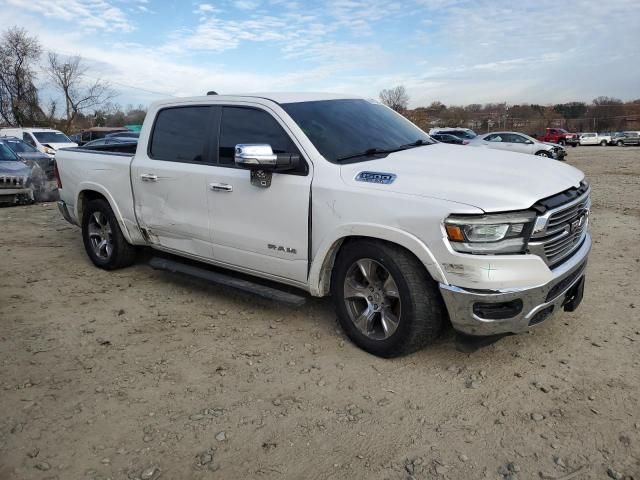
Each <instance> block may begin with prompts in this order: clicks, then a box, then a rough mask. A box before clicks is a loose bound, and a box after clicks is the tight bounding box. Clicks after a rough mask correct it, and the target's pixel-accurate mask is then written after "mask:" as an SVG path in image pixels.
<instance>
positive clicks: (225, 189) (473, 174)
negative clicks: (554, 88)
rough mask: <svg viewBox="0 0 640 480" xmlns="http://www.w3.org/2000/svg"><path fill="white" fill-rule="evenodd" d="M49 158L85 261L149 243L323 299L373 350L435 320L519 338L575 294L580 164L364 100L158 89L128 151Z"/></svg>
mask: <svg viewBox="0 0 640 480" xmlns="http://www.w3.org/2000/svg"><path fill="white" fill-rule="evenodd" d="M56 161H57V174H58V179H59V188H60V197H61V200H60V202H59V208H60V211H61V212H62V214H63V215H64V217H65V218H66V219H67V220H68V221H70V222H72V223H74V224H76V225H79V226H80V227H81V228H82V235H83V238H84V245H85V247H86V251H87V254H88V255H89V257H90V258H91V260H92V261H93V263H94V264H95V265H96V266H98V267H100V268H104V269H115V268H119V267H125V266H127V265H130V264H131V263H132V262H133V261H134V254H135V249H136V247H137V246H147V247H152V248H153V249H156V250H159V251H162V252H164V256H165V257H166V256H167V255H166V253H170V254H174V255H172V256H170V258H175V255H177V256H179V257H186V258H187V259H189V260H185V264H187V263H188V264H189V266H188V268H187V267H185V270H184V271H187V270H188V269H191V271H193V270H194V269H195V270H196V271H198V272H202V270H200V269H199V268H198V266H200V267H202V268H204V269H208V270H210V271H214V272H220V268H217V269H216V268H215V267H224V269H226V271H228V270H233V271H236V272H241V273H242V274H249V275H250V276H253V277H260V278H261V279H267V280H271V281H275V282H279V283H281V284H286V285H288V286H293V287H297V288H299V289H302V290H305V291H306V292H308V293H310V294H311V295H313V296H318V297H322V296H327V295H331V296H332V297H333V301H334V303H335V306H336V310H337V316H338V319H339V321H340V323H341V325H342V327H343V328H344V330H345V331H346V333H347V334H348V335H349V337H350V338H351V339H352V340H353V341H354V342H355V343H356V344H357V345H359V346H360V347H362V348H363V349H365V350H366V351H368V352H371V353H373V354H375V355H379V356H384V357H392V356H397V355H401V354H406V353H409V352H412V351H415V350H417V349H419V348H421V347H423V346H425V345H427V344H429V343H430V342H431V341H432V340H434V339H435V338H436V336H437V335H438V334H439V332H440V331H441V330H442V328H443V327H444V326H445V325H446V324H447V322H449V321H450V322H451V324H452V325H453V328H454V329H456V330H457V331H459V332H462V333H464V334H467V335H472V336H492V335H498V334H508V333H519V332H524V331H527V330H528V329H529V328H530V327H531V326H533V325H536V324H539V323H540V322H542V321H543V320H545V319H546V318H548V317H549V316H550V315H551V314H552V313H555V312H558V311H560V310H563V309H564V310H569V311H572V310H574V309H575V308H576V307H577V305H578V304H579V303H580V301H581V299H582V294H583V289H584V272H585V267H586V263H587V256H588V253H589V250H590V248H591V238H590V236H589V233H588V231H587V223H588V214H589V208H590V192H589V186H588V184H587V183H586V182H585V181H584V175H583V174H582V172H580V171H579V170H577V169H575V168H573V167H571V166H568V165H565V164H561V163H559V162H556V161H554V160H551V159H545V158H535V159H533V157H532V156H530V155H524V154H518V153H512V152H502V151H496V150H484V149H472V148H460V147H457V146H452V145H446V144H442V143H437V142H434V141H432V140H431V138H430V137H429V136H428V135H427V134H426V133H424V132H423V131H422V130H420V129H419V128H418V127H416V126H415V125H413V124H412V123H411V122H409V121H408V120H406V119H405V118H404V117H402V116H400V115H398V114H396V113H395V112H393V111H392V110H390V109H389V108H387V107H385V106H383V105H381V104H379V103H378V102H376V101H372V100H366V99H361V98H356V97H352V96H340V95H328V94H286V93H274V94H262V95H235V96H217V95H210V96H205V97H195V98H186V99H179V100H176V99H172V100H167V101H162V102H158V103H155V104H154V105H152V106H151V107H150V109H149V111H148V114H147V117H146V119H145V121H144V125H143V127H142V131H141V133H140V139H139V143H138V146H137V151H136V153H135V155H132V154H126V153H110V152H92V151H90V150H86V149H79V148H76V149H65V150H61V151H59V152H58V154H57V156H56ZM161 256H163V254H161ZM194 260H195V261H196V262H194ZM204 264H210V265H212V266H215V267H210V266H206V265H204ZM194 265H195V266H194ZM170 269H173V270H177V271H181V270H180V269H179V268H176V267H175V265H174V267H171V268H170ZM232 276H233V275H232ZM205 277H206V275H205ZM240 277H242V278H247V275H240ZM243 282H245V281H244V280H243ZM261 282H262V284H263V283H264V281H262V280H258V279H256V285H257V287H260V285H261ZM244 284H245V285H246V282H245V283H244Z"/></svg>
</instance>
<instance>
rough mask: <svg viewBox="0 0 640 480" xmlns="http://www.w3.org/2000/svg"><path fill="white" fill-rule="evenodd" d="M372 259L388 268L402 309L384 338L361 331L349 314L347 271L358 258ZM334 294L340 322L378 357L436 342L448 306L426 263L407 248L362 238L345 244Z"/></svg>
mask: <svg viewBox="0 0 640 480" xmlns="http://www.w3.org/2000/svg"><path fill="white" fill-rule="evenodd" d="M363 259H370V260H374V261H375V262H377V263H378V264H380V265H381V266H382V267H384V269H386V270H387V271H388V272H389V273H390V274H391V276H392V277H393V280H394V281H395V283H396V285H397V289H398V292H397V293H398V297H399V299H400V302H401V303H400V304H401V311H400V315H399V316H398V326H397V329H396V330H395V332H394V333H393V334H391V335H390V336H389V337H388V338H385V339H372V338H370V337H369V336H367V335H365V334H364V333H362V332H361V331H360V330H359V329H358V327H356V325H355V324H354V322H353V321H352V320H351V318H350V316H349V311H348V308H347V305H346V302H345V298H344V297H345V295H344V286H345V280H346V276H347V272H348V271H349V269H350V268H351V266H352V265H354V263H355V262H357V261H358V260H363ZM331 294H332V297H333V302H334V306H335V308H336V313H337V316H338V321H339V322H340V325H341V326H342V328H343V329H344V331H345V332H346V334H347V335H348V336H349V338H350V339H351V340H352V341H353V343H355V344H356V345H357V346H359V347H360V348H362V349H363V350H365V351H367V352H369V353H371V354H373V355H377V356H379V357H385V358H392V357H398V356H401V355H406V354H409V353H412V352H415V351H417V350H420V349H421V348H423V347H425V346H426V345H428V344H429V343H431V342H433V340H435V339H436V338H437V337H438V335H439V334H440V332H441V330H442V326H443V323H444V320H445V319H446V315H447V313H446V308H445V306H444V303H443V301H442V297H441V296H440V292H439V291H438V288H437V284H436V283H435V282H434V281H433V279H431V277H430V276H429V273H428V272H427V270H426V269H425V267H424V265H423V264H422V263H421V262H420V261H419V260H418V259H417V258H416V257H415V256H414V255H413V254H411V253H410V252H409V251H407V250H405V249H404V248H402V247H400V246H397V245H394V244H390V243H386V242H382V241H376V240H359V241H354V242H351V243H347V244H345V245H344V246H343V248H342V249H341V251H340V252H339V254H338V257H337V258H336V261H335V265H334V269H333V274H332V278H331Z"/></svg>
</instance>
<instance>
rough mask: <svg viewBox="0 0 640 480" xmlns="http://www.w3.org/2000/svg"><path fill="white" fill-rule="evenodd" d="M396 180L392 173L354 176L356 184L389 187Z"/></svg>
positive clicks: (367, 173)
mask: <svg viewBox="0 0 640 480" xmlns="http://www.w3.org/2000/svg"><path fill="white" fill-rule="evenodd" d="M395 179H396V176H395V175H394V174H393V173H383V172H360V173H358V175H356V182H367V183H381V184H383V185H390V184H392V183H393V181H394V180H395Z"/></svg>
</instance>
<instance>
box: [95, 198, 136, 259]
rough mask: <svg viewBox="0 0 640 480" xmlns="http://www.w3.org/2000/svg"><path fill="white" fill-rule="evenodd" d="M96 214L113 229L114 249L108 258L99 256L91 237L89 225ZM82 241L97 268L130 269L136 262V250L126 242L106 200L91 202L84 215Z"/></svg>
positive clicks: (112, 242) (111, 237)
mask: <svg viewBox="0 0 640 480" xmlns="http://www.w3.org/2000/svg"><path fill="white" fill-rule="evenodd" d="M96 212H99V214H102V215H103V216H104V217H106V221H107V222H108V226H109V227H110V228H111V235H110V239H111V246H112V248H111V252H110V254H108V255H107V256H106V258H104V257H100V256H98V254H97V253H96V252H95V251H94V247H93V245H92V242H91V239H90V235H89V224H90V221H91V218H92V216H93V215H94V213H96ZM82 240H83V241H84V248H85V250H86V252H87V255H88V256H89V258H90V259H91V261H92V262H93V264H94V265H95V266H96V267H99V268H103V269H105V270H115V269H117V268H123V267H128V266H129V265H131V264H132V263H133V262H134V261H135V257H136V249H135V247H133V246H132V245H130V244H129V243H128V242H127V241H126V240H125V238H124V236H123V235H122V232H121V231H120V226H119V225H118V221H117V220H116V217H115V215H114V214H113V211H112V210H111V207H110V206H109V203H108V202H107V201H106V200H104V199H96V200H91V201H90V202H89V203H88V204H87V206H86V207H85V209H84V212H83V213H82Z"/></svg>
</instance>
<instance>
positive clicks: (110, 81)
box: [48, 50, 177, 98]
mask: <svg viewBox="0 0 640 480" xmlns="http://www.w3.org/2000/svg"><path fill="white" fill-rule="evenodd" d="M48 52H49V53H53V54H54V55H55V54H57V55H64V56H65V57H75V56H79V55H72V54H70V53H65V52H55V51H53V50H48ZM80 57H81V56H80ZM84 76H85V77H87V78H91V79H93V80H102V79H101V78H99V77H95V76H93V75H87V74H86V73H85V74H84ZM107 82H109V83H113V84H115V85H120V86H121V87H125V88H129V89H131V90H139V91H141V92H145V93H150V94H152V95H158V96H161V97H172V98H177V96H176V95H172V94H170V93H165V92H157V91H154V90H149V89H147V88H142V87H136V86H134V85H129V84H127V83H123V82H118V81H116V80H107Z"/></svg>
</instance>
